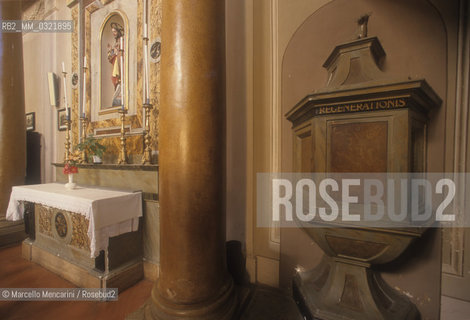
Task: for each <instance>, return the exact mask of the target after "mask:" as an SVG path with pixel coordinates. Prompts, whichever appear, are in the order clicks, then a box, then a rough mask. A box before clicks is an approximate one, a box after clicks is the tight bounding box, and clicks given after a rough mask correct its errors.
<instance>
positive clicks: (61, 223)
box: [54, 212, 67, 238]
mask: <svg viewBox="0 0 470 320" xmlns="http://www.w3.org/2000/svg"><path fill="white" fill-rule="evenodd" d="M54 221H55V229H56V231H57V234H58V235H59V237H61V238H65V237H66V236H67V220H66V219H65V217H64V215H63V213H62V212H58V213H57V214H56V216H55V219H54Z"/></svg>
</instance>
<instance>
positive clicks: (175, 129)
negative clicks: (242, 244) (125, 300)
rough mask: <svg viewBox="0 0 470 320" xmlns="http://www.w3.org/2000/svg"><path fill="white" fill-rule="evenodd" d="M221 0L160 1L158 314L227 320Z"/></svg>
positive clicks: (230, 303)
mask: <svg viewBox="0 0 470 320" xmlns="http://www.w3.org/2000/svg"><path fill="white" fill-rule="evenodd" d="M224 24H225V5H224V1H218V0H197V1H194V0H172V1H164V2H163V20H162V58H161V62H162V67H161V102H160V106H161V107H160V121H159V123H160V134H159V164H160V212H161V218H160V219H161V220H160V238H161V249H160V250H161V252H160V263H161V265H160V267H161V269H160V271H161V272H160V278H159V280H158V281H157V283H156V284H155V286H154V288H153V291H152V301H153V304H152V317H153V318H156V319H201V320H202V319H204V320H211V319H214V320H224V319H231V317H232V314H233V312H234V309H235V308H236V302H237V300H236V296H235V292H234V287H233V281H232V279H231V277H230V276H229V274H228V272H227V268H226V259H225V32H224V30H225V29H224Z"/></svg>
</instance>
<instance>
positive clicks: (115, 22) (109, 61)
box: [98, 11, 129, 114]
mask: <svg viewBox="0 0 470 320" xmlns="http://www.w3.org/2000/svg"><path fill="white" fill-rule="evenodd" d="M128 34H129V27H128V23H127V17H126V16H125V14H124V13H122V12H119V11H113V12H111V13H109V14H108V16H107V17H106V18H105V19H104V21H103V24H102V26H101V30H100V39H99V43H100V59H99V77H98V81H99V88H100V89H99V91H98V93H99V99H98V101H99V111H98V113H99V114H106V113H109V112H110V111H111V112H112V111H114V110H116V109H119V108H121V106H122V100H121V87H120V86H121V84H122V83H124V91H125V92H124V105H125V107H126V108H128V105H129V97H128V94H127V92H128V91H129V77H128V70H129V54H128V52H129V50H128V48H129V45H128V42H129V41H128V39H129V36H128ZM121 38H122V39H123V41H122V43H123V46H124V56H123V60H122V61H123V67H122V68H121V58H120V56H121V53H120V44H121ZM121 70H123V71H124V72H123V77H122V80H121Z"/></svg>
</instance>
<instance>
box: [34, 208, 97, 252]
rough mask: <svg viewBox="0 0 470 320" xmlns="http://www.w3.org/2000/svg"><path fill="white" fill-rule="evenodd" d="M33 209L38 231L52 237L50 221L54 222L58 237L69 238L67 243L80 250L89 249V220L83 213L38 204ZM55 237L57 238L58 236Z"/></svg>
mask: <svg viewBox="0 0 470 320" xmlns="http://www.w3.org/2000/svg"><path fill="white" fill-rule="evenodd" d="M35 210H36V212H37V217H38V218H39V219H38V220H39V222H38V223H39V233H41V234H43V235H46V236H49V237H51V238H54V234H53V232H52V228H53V226H52V223H54V227H55V232H56V233H57V235H58V236H59V237H61V238H63V239H65V238H68V239H70V238H71V240H70V242H69V243H68V245H70V246H73V247H76V248H78V249H82V250H87V251H89V250H90V238H88V226H89V221H88V220H87V219H86V217H85V216H84V215H82V214H79V213H74V212H70V211H64V210H59V209H56V208H50V207H46V206H42V205H39V204H36V207H35ZM67 216H68V217H69V218H67ZM52 220H54V222H52ZM67 220H68V223H67ZM68 232H71V233H72V234H71V236H70V235H68V234H67V233H68ZM57 235H56V236H57ZM56 239H57V240H59V238H56ZM66 242H67V241H66Z"/></svg>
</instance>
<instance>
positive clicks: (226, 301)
mask: <svg viewBox="0 0 470 320" xmlns="http://www.w3.org/2000/svg"><path fill="white" fill-rule="evenodd" d="M237 306H238V299H237V295H236V291H235V288H234V285H233V280H232V279H231V278H230V280H229V281H228V283H227V285H226V286H224V288H223V289H222V290H221V294H219V295H218V296H217V297H216V298H214V300H212V301H207V302H204V303H199V304H194V305H182V304H181V305H178V304H174V303H172V302H169V301H166V300H165V299H164V298H163V297H161V296H160V295H158V292H157V291H156V290H155V289H154V290H152V296H151V298H150V299H148V300H147V301H146V302H145V304H144V305H143V306H142V307H140V308H139V309H138V310H137V311H135V312H134V313H131V314H130V315H128V316H127V317H126V320H137V319H138V320H142V319H144V320H150V319H152V320H233V316H234V314H235V311H236V309H237Z"/></svg>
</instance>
